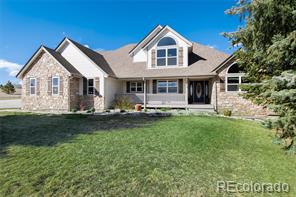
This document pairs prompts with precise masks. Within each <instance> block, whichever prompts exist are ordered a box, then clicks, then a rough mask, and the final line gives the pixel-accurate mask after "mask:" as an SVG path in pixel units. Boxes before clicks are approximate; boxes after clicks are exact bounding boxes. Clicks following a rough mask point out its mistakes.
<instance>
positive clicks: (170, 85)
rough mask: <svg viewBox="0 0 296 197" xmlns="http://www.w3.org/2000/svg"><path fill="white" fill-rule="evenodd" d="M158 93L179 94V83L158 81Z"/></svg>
mask: <svg viewBox="0 0 296 197" xmlns="http://www.w3.org/2000/svg"><path fill="white" fill-rule="evenodd" d="M157 92H158V93H177V92H178V83H177V81H172V80H164V81H157Z"/></svg>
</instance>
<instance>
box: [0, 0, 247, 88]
mask: <svg viewBox="0 0 296 197" xmlns="http://www.w3.org/2000/svg"><path fill="white" fill-rule="evenodd" d="M235 3H236V1H235V0H195V1H193V0H191V1H190V0H189V1H188V0H183V1H182V0H178V1H174V0H164V1H157V0H152V1H148V0H145V1H143V0H142V1H141V0H139V1H136V0H115V1H112V2H111V1H106V0H104V1H99V0H97V1H95V0H91V1H90V0H84V1H83V0H81V1H79V0H73V1H69V0H64V1H57V0H51V1H49V0H38V1H37V0H35V1H33V0H29V1H21V0H0V83H4V82H6V81H7V80H11V81H13V82H16V83H17V82H18V81H17V79H16V78H15V77H13V76H12V75H14V74H15V73H16V72H17V70H18V69H19V68H20V67H21V66H22V65H24V64H25V63H26V61H27V60H28V59H29V58H30V57H31V56H32V54H33V53H34V52H35V50H36V49H37V48H38V47H39V46H40V45H41V44H44V45H46V46H48V47H51V48H55V46H56V45H57V44H58V43H59V42H60V41H61V40H62V39H63V37H65V36H67V37H69V38H72V39H74V40H76V41H78V42H80V43H81V44H84V45H88V46H89V47H90V48H92V49H104V50H111V49H115V48H118V47H121V46H122V45H125V44H128V43H136V42H138V41H139V40H141V39H142V38H143V36H145V35H146V34H147V33H148V32H149V31H150V30H151V29H152V28H154V27H155V26H156V25H157V24H161V25H165V24H167V25H169V26H171V27H172V28H174V29H175V30H176V31H178V32H179V33H181V34H182V35H183V36H185V37H186V38H188V39H189V40H192V41H195V42H198V43H201V44H204V45H209V46H211V47H214V48H216V49H218V50H221V51H224V52H226V53H228V54H230V53H231V52H232V51H233V49H229V47H230V44H229V42H228V40H227V39H225V38H224V37H223V36H221V35H220V33H221V32H230V31H235V30H236V29H237V27H238V26H239V25H241V24H240V23H239V19H238V18H237V17H234V16H228V15H225V14H224V11H225V10H226V9H228V8H230V7H231V6H234V5H235Z"/></svg>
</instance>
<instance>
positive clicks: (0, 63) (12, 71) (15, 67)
mask: <svg viewBox="0 0 296 197" xmlns="http://www.w3.org/2000/svg"><path fill="white" fill-rule="evenodd" d="M20 68H21V65H20V64H17V63H13V62H9V61H6V60H4V59H0V69H4V70H5V71H6V72H8V74H9V75H10V76H13V77H14V76H15V75H16V74H17V73H18V72H19V70H20Z"/></svg>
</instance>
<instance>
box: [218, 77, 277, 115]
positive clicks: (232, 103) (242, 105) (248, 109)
mask: <svg viewBox="0 0 296 197" xmlns="http://www.w3.org/2000/svg"><path fill="white" fill-rule="evenodd" d="M224 85H225V84H224V83H220V82H218V83H217V90H218V93H217V111H218V112H219V113H222V114H223V111H224V110H225V109H228V110H230V111H231V112H232V114H233V115H238V116H267V115H269V114H271V112H270V111H269V110H268V109H267V108H264V107H262V106H260V105H256V104H254V103H252V102H251V101H250V100H247V99H244V98H243V97H242V96H241V95H240V94H241V93H240V92H225V91H223V88H221V86H224ZM221 90H222V91H221Z"/></svg>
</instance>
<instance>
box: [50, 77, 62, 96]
mask: <svg viewBox="0 0 296 197" xmlns="http://www.w3.org/2000/svg"><path fill="white" fill-rule="evenodd" d="M59 91H60V77H52V95H59Z"/></svg>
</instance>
